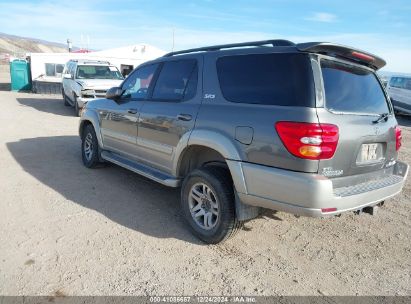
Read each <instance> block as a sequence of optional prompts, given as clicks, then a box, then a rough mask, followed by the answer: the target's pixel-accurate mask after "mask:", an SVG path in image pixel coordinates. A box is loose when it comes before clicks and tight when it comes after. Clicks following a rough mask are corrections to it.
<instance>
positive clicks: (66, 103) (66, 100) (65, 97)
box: [62, 90, 70, 107]
mask: <svg viewBox="0 0 411 304" xmlns="http://www.w3.org/2000/svg"><path fill="white" fill-rule="evenodd" d="M62 94H63V100H64V105H65V106H66V107H68V106H70V103H69V102H68V97H67V96H66V93H65V92H64V90H63V91H62Z"/></svg>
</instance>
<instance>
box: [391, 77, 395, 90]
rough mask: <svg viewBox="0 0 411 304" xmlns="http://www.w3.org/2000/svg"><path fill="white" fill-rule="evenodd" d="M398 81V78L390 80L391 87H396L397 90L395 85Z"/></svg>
mask: <svg viewBox="0 0 411 304" xmlns="http://www.w3.org/2000/svg"><path fill="white" fill-rule="evenodd" d="M396 81H397V78H396V77H392V78H391V79H390V87H394V88H395V83H396Z"/></svg>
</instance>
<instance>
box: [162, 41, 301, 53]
mask: <svg viewBox="0 0 411 304" xmlns="http://www.w3.org/2000/svg"><path fill="white" fill-rule="evenodd" d="M265 45H271V46H273V47H276V46H294V45H295V44H294V43H293V42H291V41H288V40H284V39H276V40H262V41H252V42H242V43H231V44H221V45H213V46H205V47H200V48H194V49H188V50H182V51H177V52H171V53H167V54H165V55H164V56H163V57H171V56H174V55H180V54H187V53H194V52H209V51H218V50H221V49H231V48H237V47H247V46H265Z"/></svg>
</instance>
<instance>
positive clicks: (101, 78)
mask: <svg viewBox="0 0 411 304" xmlns="http://www.w3.org/2000/svg"><path fill="white" fill-rule="evenodd" d="M123 80H124V77H123V76H122V75H121V73H120V71H119V70H118V69H117V67H115V66H114V65H111V64H110V63H109V62H107V61H91V60H82V61H80V60H70V61H68V62H67V64H66V66H65V68H64V71H63V81H62V83H63V87H62V95H63V100H64V105H66V106H73V107H74V108H75V110H76V115H77V116H80V111H81V109H82V108H83V106H84V105H85V104H86V103H87V102H88V101H89V100H92V99H96V98H104V97H105V96H106V91H107V90H108V89H110V88H112V87H118V86H119V85H120V84H121V82H122V81H123Z"/></svg>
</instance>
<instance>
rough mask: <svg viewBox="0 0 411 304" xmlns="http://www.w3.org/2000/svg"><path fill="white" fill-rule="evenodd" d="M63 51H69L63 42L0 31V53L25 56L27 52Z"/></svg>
mask: <svg viewBox="0 0 411 304" xmlns="http://www.w3.org/2000/svg"><path fill="white" fill-rule="evenodd" d="M63 52H67V46H66V45H65V44H63V43H56V42H50V41H45V40H41V39H36V38H28V37H20V36H14V35H8V34H4V33H0V53H3V54H10V55H12V56H22V55H23V56H24V55H25V54H26V53H63Z"/></svg>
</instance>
